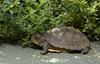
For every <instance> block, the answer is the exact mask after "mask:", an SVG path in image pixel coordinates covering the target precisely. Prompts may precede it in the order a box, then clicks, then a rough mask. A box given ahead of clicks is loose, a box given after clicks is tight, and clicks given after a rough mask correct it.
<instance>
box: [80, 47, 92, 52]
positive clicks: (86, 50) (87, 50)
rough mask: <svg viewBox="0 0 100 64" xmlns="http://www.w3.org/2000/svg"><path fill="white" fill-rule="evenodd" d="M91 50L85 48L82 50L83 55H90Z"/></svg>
mask: <svg viewBox="0 0 100 64" xmlns="http://www.w3.org/2000/svg"><path fill="white" fill-rule="evenodd" d="M89 50H90V48H88V47H87V48H84V49H82V50H81V54H88V52H89Z"/></svg>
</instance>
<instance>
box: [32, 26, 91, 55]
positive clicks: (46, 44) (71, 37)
mask: <svg viewBox="0 0 100 64" xmlns="http://www.w3.org/2000/svg"><path fill="white" fill-rule="evenodd" d="M31 41H32V42H33V43H35V44H37V45H39V46H41V47H43V51H42V52H41V54H42V55H46V54H47V53H48V52H49V51H50V50H52V51H55V50H56V51H58V52H60V51H79V52H81V53H82V54H87V53H88V52H89V51H90V49H91V44H90V41H89V39H88V38H87V37H86V36H85V35H84V34H83V33H82V32H81V31H80V30H79V29H77V28H74V27H73V26H69V27H66V26H63V27H56V28H53V29H51V30H48V31H47V32H46V33H43V34H34V35H32V37H31ZM53 49H55V50H53Z"/></svg>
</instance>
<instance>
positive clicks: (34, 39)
mask: <svg viewBox="0 0 100 64" xmlns="http://www.w3.org/2000/svg"><path fill="white" fill-rule="evenodd" d="M41 38H42V35H40V34H35V35H32V37H31V41H32V42H33V43H35V44H37V45H40V46H41V45H42V43H43V42H42V40H41Z"/></svg>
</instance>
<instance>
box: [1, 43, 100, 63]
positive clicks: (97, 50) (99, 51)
mask: <svg viewBox="0 0 100 64" xmlns="http://www.w3.org/2000/svg"><path fill="white" fill-rule="evenodd" d="M92 48H93V49H92V50H91V51H90V53H89V54H87V55H82V54H70V53H49V54H47V55H45V56H43V55H40V51H41V50H35V49H31V48H25V49H22V47H21V46H14V45H10V44H3V45H2V46H0V64H100V42H96V43H92Z"/></svg>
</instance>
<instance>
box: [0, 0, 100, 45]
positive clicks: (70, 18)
mask: <svg viewBox="0 0 100 64" xmlns="http://www.w3.org/2000/svg"><path fill="white" fill-rule="evenodd" d="M63 24H64V25H66V26H68V25H73V26H74V27H76V28H78V29H80V30H81V31H82V32H83V33H84V34H85V35H86V36H87V37H88V38H89V39H90V40H99V39H100V0H0V41H4V42H10V43H12V42H17V43H19V44H22V45H26V44H30V37H31V36H32V34H33V33H45V32H46V31H47V30H49V29H52V28H54V27H56V26H60V25H63Z"/></svg>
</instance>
